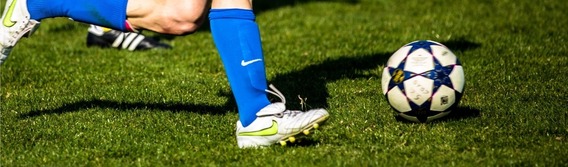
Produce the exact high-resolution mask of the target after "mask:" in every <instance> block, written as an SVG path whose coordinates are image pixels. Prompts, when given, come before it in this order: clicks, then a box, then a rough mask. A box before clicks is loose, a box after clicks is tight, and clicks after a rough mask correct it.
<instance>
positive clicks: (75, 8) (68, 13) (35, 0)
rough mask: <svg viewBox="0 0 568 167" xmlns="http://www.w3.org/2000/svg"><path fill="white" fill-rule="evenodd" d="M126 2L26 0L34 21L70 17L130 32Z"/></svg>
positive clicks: (117, 0)
mask: <svg viewBox="0 0 568 167" xmlns="http://www.w3.org/2000/svg"><path fill="white" fill-rule="evenodd" d="M127 2H128V0H27V4H28V11H29V12H30V16H31V18H32V19H34V20H38V21H40V20H42V19H45V18H52V17H70V18H71V19H73V20H75V21H79V22H85V23H90V24H96V25H101V26H105V27H109V28H112V29H115V30H121V31H131V30H129V27H128V26H129V25H128V23H127V22H126V5H127Z"/></svg>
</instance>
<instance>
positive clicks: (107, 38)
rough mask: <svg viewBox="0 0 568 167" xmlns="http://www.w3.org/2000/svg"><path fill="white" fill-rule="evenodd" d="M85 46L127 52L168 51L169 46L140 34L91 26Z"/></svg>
mask: <svg viewBox="0 0 568 167" xmlns="http://www.w3.org/2000/svg"><path fill="white" fill-rule="evenodd" d="M87 46H98V47H101V48H110V47H113V48H119V49H127V50H129V51H135V50H148V49H170V48H172V47H171V46H170V45H168V44H165V43H161V42H158V41H156V40H154V39H152V38H147V37H146V36H144V35H143V34H141V33H135V32H121V31H117V30H112V29H109V30H106V31H104V30H103V28H101V27H98V26H94V25H91V27H89V30H88V33H87Z"/></svg>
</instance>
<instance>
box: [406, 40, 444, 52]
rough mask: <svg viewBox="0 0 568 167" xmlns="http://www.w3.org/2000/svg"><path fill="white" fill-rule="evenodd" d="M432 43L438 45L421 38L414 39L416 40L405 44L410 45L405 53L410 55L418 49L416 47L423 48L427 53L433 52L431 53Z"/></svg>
mask: <svg viewBox="0 0 568 167" xmlns="http://www.w3.org/2000/svg"><path fill="white" fill-rule="evenodd" d="M432 45H438V46H440V45H439V44H437V43H434V42H431V41H427V40H421V41H416V42H412V43H410V44H408V45H406V46H411V48H410V50H409V51H408V53H407V54H406V55H410V54H412V52H414V51H416V50H418V49H424V50H426V51H428V53H430V54H433V53H432V47H430V46H432Z"/></svg>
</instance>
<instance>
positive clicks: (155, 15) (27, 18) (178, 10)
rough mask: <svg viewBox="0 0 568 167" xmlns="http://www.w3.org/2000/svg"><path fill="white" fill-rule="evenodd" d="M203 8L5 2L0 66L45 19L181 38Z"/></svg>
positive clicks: (149, 1)
mask: <svg viewBox="0 0 568 167" xmlns="http://www.w3.org/2000/svg"><path fill="white" fill-rule="evenodd" d="M207 7H208V3H207V0H192V1H187V0H79V1H77V0H8V1H7V2H6V5H5V8H4V9H5V10H4V12H3V15H2V18H1V20H2V24H0V37H1V38H0V64H2V63H3V62H4V60H5V59H6V58H7V57H8V55H9V54H10V52H11V50H12V48H13V47H14V46H15V45H16V43H17V42H18V41H19V40H20V38H21V37H23V36H26V35H29V34H31V32H33V30H34V29H35V28H37V26H38V25H39V21H40V20H42V19H45V18H51V17H70V18H72V19H73V20H76V21H81V22H86V23H90V24H95V25H100V26H105V27H109V28H112V29H116V30H121V31H135V30H136V29H149V30H152V31H156V32H158V33H164V34H175V35H183V34H188V33H191V32H194V31H195V30H196V29H197V27H199V25H200V24H201V23H202V21H203V17H204V12H205V11H206V10H205V9H206V8H207Z"/></svg>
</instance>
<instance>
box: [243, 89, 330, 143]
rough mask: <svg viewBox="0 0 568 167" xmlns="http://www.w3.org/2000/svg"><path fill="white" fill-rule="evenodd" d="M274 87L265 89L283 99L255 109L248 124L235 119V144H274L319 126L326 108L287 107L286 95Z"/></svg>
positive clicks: (326, 115) (324, 115)
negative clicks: (244, 125) (257, 109)
mask: <svg viewBox="0 0 568 167" xmlns="http://www.w3.org/2000/svg"><path fill="white" fill-rule="evenodd" d="M270 88H272V89H273V90H274V91H270V90H266V91H267V92H269V93H271V94H274V95H276V96H278V97H279V98H280V99H281V100H282V102H278V103H272V104H270V105H268V106H266V107H264V108H263V109H261V110H260V111H259V112H258V113H256V116H257V118H256V120H254V122H252V123H251V124H250V125H248V126H247V127H243V125H242V123H241V121H237V132H236V133H237V144H238V145H239V147H240V148H249V147H262V146H269V145H273V144H281V145H286V142H287V141H289V142H291V143H293V142H295V141H296V138H295V136H296V135H302V134H304V135H307V134H309V131H310V130H311V129H313V128H317V127H319V125H320V124H321V123H322V122H324V121H325V120H326V119H327V118H328V117H329V113H328V112H327V111H326V110H325V109H313V110H309V111H305V112H303V111H293V110H286V106H285V103H286V99H284V96H283V95H282V93H280V92H279V91H278V90H277V89H276V88H274V86H272V85H270Z"/></svg>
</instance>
